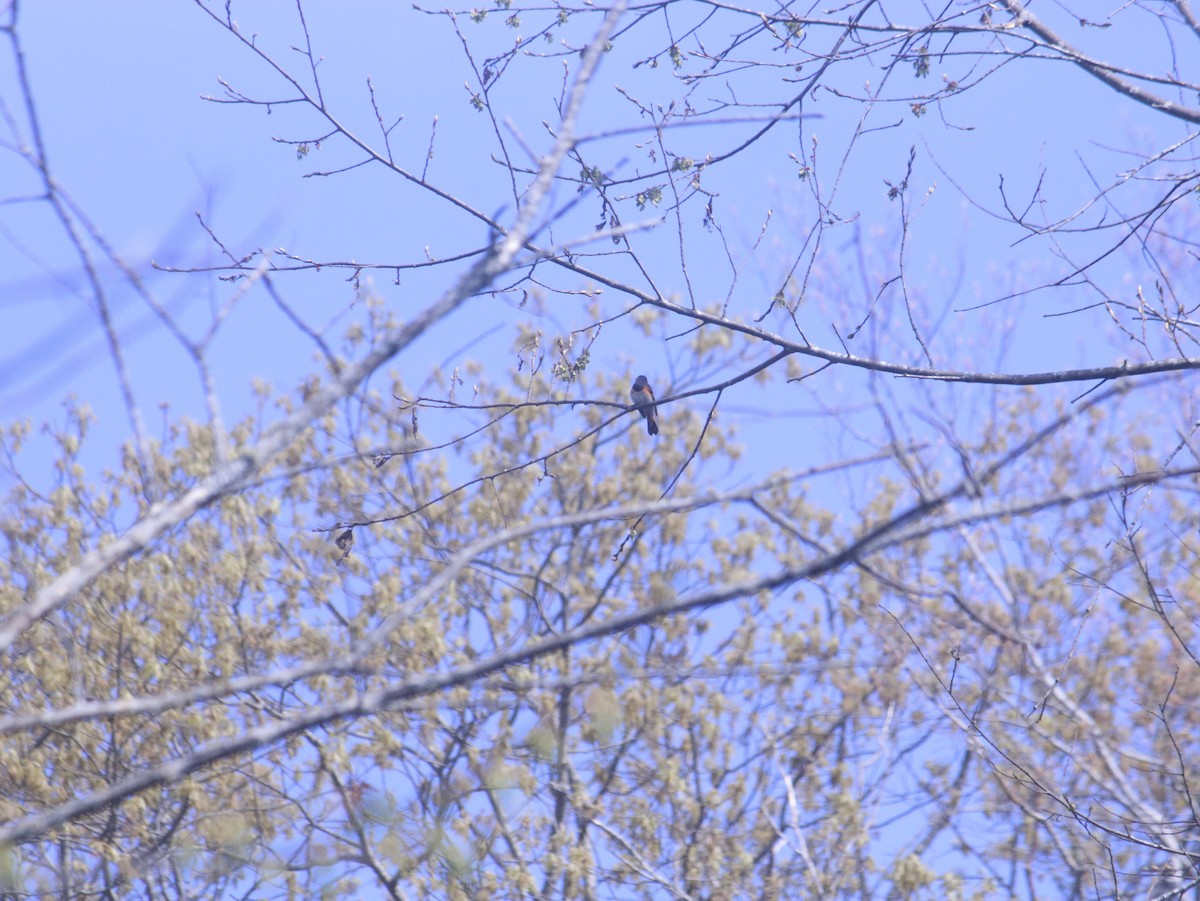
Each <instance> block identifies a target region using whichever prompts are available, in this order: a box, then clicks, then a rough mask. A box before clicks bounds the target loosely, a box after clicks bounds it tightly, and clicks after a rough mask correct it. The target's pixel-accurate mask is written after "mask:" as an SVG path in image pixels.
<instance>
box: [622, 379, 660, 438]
mask: <svg viewBox="0 0 1200 901" xmlns="http://www.w3.org/2000/svg"><path fill="white" fill-rule="evenodd" d="M629 396H630V397H632V398H633V402H634V404H636V405H637V408H638V412H639V413H641V414H642V419H644V420H646V431H647V432H649V433H650V434H651V435H657V434H658V407H656V406H655V405H654V392H653V391H651V390H650V382H649V380H648V379H647V378H646V377H645V376H644V375H639V376H638V377H637V380H636V381H634V383H633V387H632V388H630V389H629Z"/></svg>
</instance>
